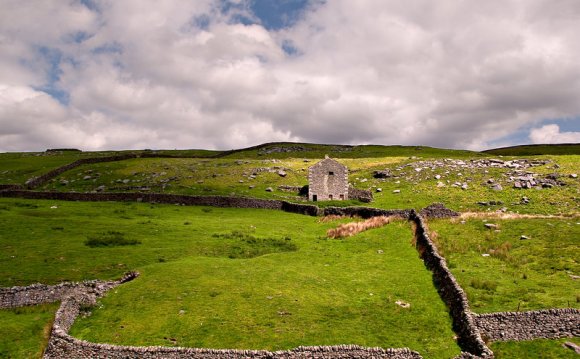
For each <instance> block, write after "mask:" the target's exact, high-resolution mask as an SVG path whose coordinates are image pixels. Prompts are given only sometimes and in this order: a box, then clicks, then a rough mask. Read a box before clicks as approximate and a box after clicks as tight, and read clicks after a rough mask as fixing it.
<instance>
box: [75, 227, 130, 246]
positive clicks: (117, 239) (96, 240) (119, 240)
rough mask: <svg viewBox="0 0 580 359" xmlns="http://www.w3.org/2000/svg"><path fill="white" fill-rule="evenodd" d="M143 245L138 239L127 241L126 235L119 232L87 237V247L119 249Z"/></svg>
mask: <svg viewBox="0 0 580 359" xmlns="http://www.w3.org/2000/svg"><path fill="white" fill-rule="evenodd" d="M136 244H141V241H139V240H137V239H127V238H125V234H124V233H122V232H117V231H107V232H104V233H101V234H99V235H96V236H87V240H86V241H85V245H87V246H89V247H92V248H95V247H118V246H133V245H136Z"/></svg>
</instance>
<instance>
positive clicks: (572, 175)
mask: <svg viewBox="0 0 580 359" xmlns="http://www.w3.org/2000/svg"><path fill="white" fill-rule="evenodd" d="M570 178H578V175H577V174H576V173H572V174H571V175H570Z"/></svg>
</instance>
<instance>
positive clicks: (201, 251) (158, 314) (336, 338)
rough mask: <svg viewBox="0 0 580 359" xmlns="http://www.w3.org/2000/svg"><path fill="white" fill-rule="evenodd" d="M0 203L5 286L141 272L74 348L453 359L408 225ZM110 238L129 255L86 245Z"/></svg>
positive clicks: (82, 327)
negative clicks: (115, 236) (367, 349)
mask: <svg viewBox="0 0 580 359" xmlns="http://www.w3.org/2000/svg"><path fill="white" fill-rule="evenodd" d="M0 203H1V205H2V211H3V215H2V216H1V217H0V221H1V222H2V226H1V228H2V229H1V231H2V232H0V233H1V237H0V238H1V240H2V244H1V247H2V253H5V254H6V256H5V258H3V264H2V266H1V269H2V275H1V278H2V279H3V280H4V282H3V283H2V286H11V285H16V284H19V285H23V284H30V283H32V282H36V281H40V282H45V283H56V282H60V281H62V280H81V279H87V278H95V277H96V278H113V277H117V276H119V275H120V274H121V273H123V272H124V271H126V270H127V269H136V270H138V271H140V272H141V276H140V278H138V279H137V280H135V281H133V282H131V283H128V284H125V285H124V286H122V287H119V288H118V289H116V290H115V291H114V292H113V293H110V294H109V295H108V296H107V297H106V298H104V299H103V300H102V301H101V306H100V307H99V308H97V309H93V310H92V315H91V316H89V317H87V318H85V319H81V320H79V321H78V322H77V323H76V324H75V326H74V327H73V330H72V334H73V335H74V336H77V337H79V338H82V339H87V340H91V341H96V342H108V343H117V344H132V345H144V344H148V345H168V346H174V345H180V346H195V347H218V348H224V347H231V346H235V347H241V348H254V349H287V348H292V347H296V346H299V345H332V344H340V343H353V344H359V345H364V346H382V347H402V346H408V347H410V348H411V349H414V350H417V351H419V352H421V353H423V354H424V355H427V357H438V358H447V357H451V356H453V355H455V354H458V353H459V349H458V348H457V346H456V344H455V342H454V340H453V336H454V334H453V331H452V330H451V324H450V320H449V318H448V316H447V313H446V309H445V306H444V305H443V303H442V302H441V301H440V300H439V298H438V295H437V292H436V290H435V288H434V287H433V284H432V281H431V276H430V273H429V272H428V271H427V270H426V269H425V268H424V266H423V264H422V262H421V261H420V259H419V258H418V257H417V253H416V250H415V249H414V248H413V246H412V244H411V240H412V235H411V231H410V227H409V225H408V224H407V223H406V222H394V223H391V224H389V225H387V226H386V227H384V228H381V229H375V230H372V231H368V232H365V233H362V234H359V235H357V236H355V237H350V238H349V239H347V240H328V239H326V238H325V233H326V230H327V229H328V228H330V227H332V226H334V225H336V224H337V223H332V222H331V223H319V222H318V219H317V218H313V217H307V216H300V215H292V214H287V213H282V212H273V211H265V210H238V209H218V208H207V207H181V206H170V205H150V204H144V203H142V204H138V203H133V204H122V203H74V202H58V201H25V200H9V199H3V200H1V201H0ZM54 207H56V208H54ZM23 223H26V225H23ZM109 231H115V232H118V233H122V234H123V237H124V238H126V239H134V240H137V241H138V242H139V243H138V244H133V245H123V246H116V247H106V246H105V247H91V246H88V245H86V242H87V239H88V238H90V237H95V236H101V237H103V236H104V237H106V234H107V233H108V232H109ZM288 243H291V244H292V245H291V246H290V245H288ZM8 261H10V262H9V264H8ZM398 300H402V301H404V302H406V303H410V304H411V307H410V308H402V307H401V306H399V305H397V304H396V303H395V302H396V301H398Z"/></svg>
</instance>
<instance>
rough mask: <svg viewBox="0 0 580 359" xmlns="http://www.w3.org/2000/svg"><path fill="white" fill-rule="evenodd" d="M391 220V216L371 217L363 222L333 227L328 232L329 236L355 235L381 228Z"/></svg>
mask: <svg viewBox="0 0 580 359" xmlns="http://www.w3.org/2000/svg"><path fill="white" fill-rule="evenodd" d="M390 222H391V217H386V216H380V217H373V218H369V219H367V220H366V221H363V222H350V223H344V224H341V225H339V226H338V227H336V228H331V229H329V230H328V231H327V232H326V236H327V237H328V238H333V239H334V238H344V237H350V236H354V235H355V234H358V233H361V232H364V231H367V230H369V229H373V228H379V227H382V226H384V225H386V224H389V223H390Z"/></svg>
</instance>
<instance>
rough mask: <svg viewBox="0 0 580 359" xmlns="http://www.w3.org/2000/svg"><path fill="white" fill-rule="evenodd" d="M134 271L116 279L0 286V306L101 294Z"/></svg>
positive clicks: (126, 278)
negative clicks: (83, 294)
mask: <svg viewBox="0 0 580 359" xmlns="http://www.w3.org/2000/svg"><path fill="white" fill-rule="evenodd" d="M137 276H138V274H137V273H135V272H129V273H127V274H125V275H124V276H123V277H122V278H121V279H119V280H116V281H99V280H89V281H84V282H78V283H76V282H64V283H60V284H57V285H45V284H32V285H29V286H26V287H9V288H0V308H17V307H24V306H28V305H37V304H44V303H54V302H58V301H62V300H63V299H64V298H67V297H70V296H77V295H78V294H79V293H88V294H92V295H95V296H101V295H102V294H104V293H105V292H106V291H108V290H109V289H111V288H113V287H115V286H117V285H119V284H122V283H125V282H128V281H130V280H133V279H134V278H136V277H137Z"/></svg>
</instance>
